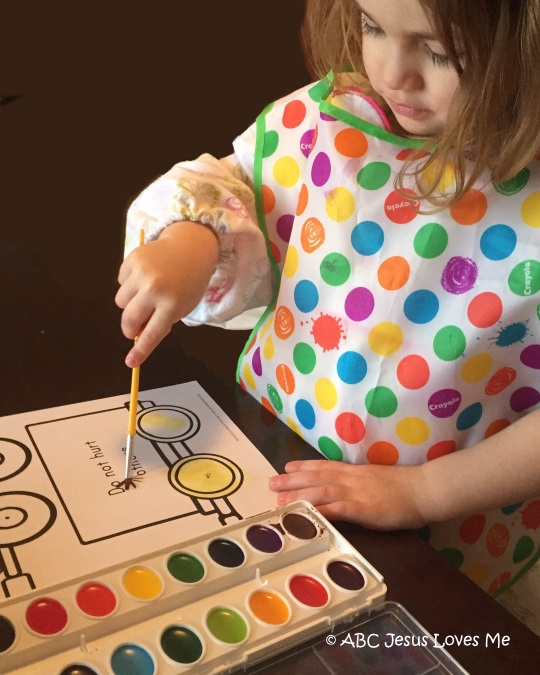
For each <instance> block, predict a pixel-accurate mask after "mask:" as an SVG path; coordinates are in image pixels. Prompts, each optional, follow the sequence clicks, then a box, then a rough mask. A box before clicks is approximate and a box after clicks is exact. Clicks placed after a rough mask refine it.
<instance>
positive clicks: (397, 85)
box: [383, 49, 423, 91]
mask: <svg viewBox="0 0 540 675" xmlns="http://www.w3.org/2000/svg"><path fill="white" fill-rule="evenodd" d="M383 78H384V82H385V84H386V87H387V88H388V90H389V91H390V90H392V91H418V90H419V89H422V87H423V77H422V74H421V73H420V71H419V69H418V67H417V63H416V59H415V58H414V56H413V55H411V54H410V53H407V50H405V49H394V50H389V51H388V52H387V54H386V59H385V63H384V70H383Z"/></svg>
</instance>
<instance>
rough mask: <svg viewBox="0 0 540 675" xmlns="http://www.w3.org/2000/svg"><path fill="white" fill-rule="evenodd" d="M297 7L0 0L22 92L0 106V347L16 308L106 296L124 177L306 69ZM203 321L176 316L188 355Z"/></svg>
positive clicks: (225, 147)
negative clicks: (193, 323)
mask: <svg viewBox="0 0 540 675" xmlns="http://www.w3.org/2000/svg"><path fill="white" fill-rule="evenodd" d="M303 11H304V3H303V2H302V1H301V0H272V2H268V3H260V2H256V1H254V0H231V1H229V2H220V1H218V0H210V1H209V2H203V1H198V2H196V1H191V0H175V1H169V2H160V1H153V2H138V3H129V2H114V3H113V2H107V3H106V2H93V3H79V2H67V1H62V2H54V1H48V2H43V3H31V2H23V1H22V0H21V1H19V2H15V0H10V1H7V0H6V1H5V2H2V3H0V26H1V28H2V30H1V37H0V94H1V95H3V96H6V95H12V94H23V97H22V98H21V99H19V100H17V101H14V102H12V103H10V104H9V105H6V106H3V107H1V108H0V167H1V172H2V173H1V177H0V178H1V183H0V227H1V230H0V231H1V237H0V335H1V336H2V341H1V343H0V349H2V348H3V349H4V350H5V345H6V344H9V341H10V340H11V341H13V340H16V339H17V335H18V334H19V335H21V336H23V335H24V328H25V321H26V320H27V319H28V315H29V313H30V314H32V313H33V314H34V315H35V313H36V312H37V313H40V317H41V316H42V318H43V322H44V326H46V324H47V318H48V317H49V316H50V315H51V313H54V312H56V313H61V311H62V303H63V300H64V299H67V300H70V301H71V299H72V298H73V297H74V298H76V299H77V300H78V301H80V307H81V312H80V317H78V319H79V320H81V321H84V307H85V303H87V304H88V303H90V304H95V303H112V302H113V298H114V293H115V290H116V275H117V270H118V267H119V265H120V263H121V260H122V255H123V237H124V219H125V212H126V209H127V206H128V205H129V203H130V201H131V200H132V199H133V198H134V197H135V196H136V195H137V194H138V192H140V190H141V189H142V188H143V187H144V186H145V185H146V184H147V183H149V182H150V181H151V180H153V179H154V178H155V177H157V176H158V175H159V174H160V173H163V172H165V171H166V170H168V168H169V167H170V166H172V165H173V164H174V163H175V162H177V161H180V160H185V159H192V158H195V157H197V156H198V155H199V154H201V153H202V152H210V153H212V154H214V155H216V156H218V157H219V156H224V155H227V154H229V153H230V152H231V151H232V147H231V144H232V141H233V140H234V138H235V137H236V136H237V135H238V134H240V133H241V132H242V131H243V130H244V129H246V128H247V127H248V126H249V125H250V124H251V123H252V122H253V121H254V119H255V117H256V116H257V115H258V113H259V112H260V111H261V110H262V108H263V107H264V106H265V105H266V104H267V103H269V102H270V101H272V100H275V99H276V98H279V97H280V96H283V95H285V94H287V93H289V92H290V91H293V90H295V89H297V88H299V87H301V86H303V85H304V84H307V83H308V82H309V81H310V77H309V75H308V73H307V71H306V69H305V67H304V61H303V56H302V53H301V47H300V40H299V29H300V25H301V21H302V16H303ZM21 274H24V276H25V277H33V278H34V280H35V281H36V284H34V286H37V285H39V286H40V288H45V287H46V288H47V291H46V295H45V291H43V294H44V295H45V297H44V298H43V297H40V298H37V296H36V293H35V290H33V289H32V288H31V286H32V284H28V287H26V285H25V287H24V288H23V287H22V286H21V284H20V276H21ZM38 279H39V284H38V283H37V282H38ZM33 318H34V319H35V318H36V317H35V316H34V317H33ZM119 318H120V313H119V312H118V320H119ZM65 320H66V321H67V320H72V319H70V318H69V317H67V316H66V319H65ZM14 323H15V325H13V324H14ZM34 324H35V322H34ZM96 328H97V327H96V326H93V327H92V326H88V330H96ZM119 330H120V329H119ZM215 330H217V329H206V328H201V329H200V328H197V329H191V330H190V331H189V332H188V333H185V334H184V335H185V337H184V342H186V349H187V350H188V351H189V350H190V349H191V350H192V351H193V350H195V351H197V350H199V351H200V354H201V357H203V358H204V357H205V351H207V349H206V348H207V347H208V346H209V345H210V344H213V343H215V337H214V335H213V333H212V331H215ZM243 339H244V338H243V337H242V336H238V335H236V336H235V335H231V336H225V337H224V338H223V337H220V344H221V345H222V349H226V348H228V345H229V346H230V349H235V350H237V349H238V345H240V344H241V343H242V342H243ZM2 345H3V346H2ZM127 348H128V344H127V343H126V352H127ZM4 358H5V359H6V361H9V355H7V354H4ZM29 358H31V355H29ZM35 358H37V357H35ZM212 358H214V360H216V359H217V361H216V363H217V367H218V370H219V363H218V362H219V355H216V354H213V355H210V359H212ZM232 375H233V373H232V372H231V370H230V367H229V369H228V371H227V373H226V379H228V380H231V378H232ZM0 379H1V380H2V383H3V384H4V385H6V381H5V374H4V373H0ZM111 393H114V392H111ZM51 404H52V402H51Z"/></svg>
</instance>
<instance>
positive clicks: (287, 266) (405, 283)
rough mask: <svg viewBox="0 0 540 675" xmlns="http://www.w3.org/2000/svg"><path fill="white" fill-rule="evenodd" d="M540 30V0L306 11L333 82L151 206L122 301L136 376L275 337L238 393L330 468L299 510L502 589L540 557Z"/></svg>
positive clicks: (340, 0) (251, 354)
mask: <svg viewBox="0 0 540 675" xmlns="http://www.w3.org/2000/svg"><path fill="white" fill-rule="evenodd" d="M539 34H540V8H539V6H538V2H536V0H535V1H532V0H531V1H529V2H527V1H526V0H523V1H522V2H514V1H513V0H476V1H475V2H470V0H448V1H447V2H437V1H436V0H358V1H356V0H334V1H330V0H308V2H307V9H306V20H305V30H304V45H305V47H306V51H307V54H308V57H309V62H310V64H311V65H312V67H313V69H314V72H316V73H317V74H318V75H319V76H321V77H322V79H321V80H320V81H319V82H318V83H316V84H314V85H312V86H309V87H306V88H304V89H302V90H300V91H298V92H295V93H294V94H292V95H290V96H288V97H286V98H284V99H283V100H281V101H278V102H277V103H275V104H273V105H272V106H269V107H267V109H266V110H265V111H264V112H263V113H262V114H261V116H260V117H259V118H258V119H257V121H256V123H255V124H254V125H253V126H252V127H251V128H250V129H248V130H247V131H246V132H245V133H244V134H243V135H241V136H240V137H239V138H238V139H236V141H235V143H234V154H233V155H231V156H230V157H227V158H225V159H221V160H218V159H215V158H213V157H211V156H209V155H202V156H201V157H199V158H198V159H197V160H195V161H191V162H182V163H180V164H177V165H176V166H175V167H173V169H171V170H170V171H169V172H168V173H167V174H165V175H164V176H162V177H161V178H159V179H158V180H157V181H156V182H154V183H153V184H151V185H150V186H149V187H148V188H147V189H146V190H145V191H144V192H143V193H142V194H141V195H140V196H139V197H138V198H137V200H136V201H135V202H134V203H133V205H132V206H131V208H130V209H129V212H128V223H127V245H126V253H127V254H129V255H127V258H126V260H125V262H124V263H123V265H122V267H121V269H120V274H119V281H120V284H121V287H120V290H119V291H118V295H117V298H116V302H117V304H118V305H119V306H120V307H121V308H123V310H124V311H123V314H122V329H123V332H124V334H125V335H126V336H127V337H128V338H133V337H134V336H135V335H138V334H140V337H139V339H138V341H137V343H136V345H135V346H134V348H133V349H132V350H131V352H130V353H129V354H128V356H127V359H126V363H127V365H128V366H130V367H133V366H135V365H138V364H140V363H141V362H142V361H144V359H145V358H146V357H147V356H148V354H149V353H150V352H151V351H152V350H153V349H154V348H155V347H156V346H157V344H158V343H159V342H160V340H161V339H162V338H163V337H164V336H165V335H166V334H167V333H168V332H169V330H170V328H171V326H172V324H173V323H174V322H176V321H178V320H179V319H181V318H184V317H186V318H185V321H186V323H188V324H200V323H203V322H204V323H211V324H214V325H219V326H226V327H233V328H234V327H244V328H245V327H247V326H248V325H249V326H253V325H255V328H254V330H253V334H252V336H251V338H250V340H249V342H248V345H247V346H246V348H245V350H244V352H243V354H242V355H241V357H240V361H239V365H238V380H239V382H240V384H241V385H242V386H243V387H245V389H247V391H249V392H250V393H251V394H253V395H254V396H255V397H257V399H258V400H260V402H261V403H262V404H263V405H264V406H265V407H267V408H268V409H270V410H271V411H273V412H274V413H275V414H276V415H277V416H278V417H280V418H281V419H282V420H283V421H285V422H286V423H287V424H288V425H289V426H290V427H291V428H292V429H294V431H296V432H297V433H298V434H300V435H301V436H302V437H303V438H305V439H306V440H307V441H309V442H310V443H311V444H312V445H313V446H314V447H315V448H317V449H318V450H320V452H321V453H322V454H323V455H324V456H325V457H326V458H327V459H329V460H332V461H327V460H323V459H322V460H320V461H305V462H292V463H290V464H289V465H288V466H287V467H286V474H285V475H281V476H276V477H274V478H272V479H271V481H270V488H271V489H272V490H274V491H276V492H277V501H278V503H279V504H286V503H288V502H290V501H293V500H297V499H307V500H308V501H310V502H312V503H313V504H314V505H316V506H317V507H318V508H319V509H320V511H321V512H322V513H323V514H324V515H325V516H327V517H329V518H333V519H345V520H350V521H354V522H357V523H360V524H361V525H364V526H366V527H370V528H378V529H397V528H418V527H422V526H426V525H428V526H429V527H428V528H426V531H427V535H428V536H429V539H430V541H431V543H432V544H433V545H434V546H436V548H437V549H438V550H441V551H442V552H444V554H445V555H446V557H447V558H449V559H450V560H452V562H454V563H455V564H456V565H458V566H460V568H461V569H462V570H463V572H465V573H466V574H467V575H468V576H469V577H471V578H472V579H474V580H475V581H476V582H477V583H478V584H480V585H481V586H483V587H484V588H485V589H486V590H487V591H488V592H490V593H494V592H498V591H500V590H502V589H503V588H504V587H507V586H508V585H509V584H510V583H512V582H513V581H514V580H515V579H516V578H517V577H518V576H519V575H521V574H522V573H523V572H524V571H525V570H526V569H527V568H529V567H530V566H531V565H532V564H533V563H534V561H535V560H536V559H537V558H538V554H539V549H538V539H539V530H538V528H539V527H540V499H538V498H537V496H538V495H540V462H539V461H538V450H539V440H538V438H539V433H538V431H539V429H540V410H537V406H538V403H539V402H540V384H539V382H540V380H539V373H538V371H539V369H540V260H539V259H538V258H539V256H538V251H539V250H540V162H539V161H538V159H537V158H536V154H537V153H538V150H539V149H540V101H539V100H538V97H539V94H538V92H540V74H539V73H540V71H539V69H538V67H537V64H538V63H539V62H540V42H539V41H538V35H539ZM343 64H350V65H348V66H347V67H346V68H344V67H343ZM330 70H332V71H333V73H332V74H331V75H330V76H327V77H324V73H326V72H328V71H330ZM140 228H144V230H145V232H146V238H147V241H149V242H150V243H148V244H146V245H145V246H143V247H140V248H137V247H136V246H137V241H138V232H139V229H140Z"/></svg>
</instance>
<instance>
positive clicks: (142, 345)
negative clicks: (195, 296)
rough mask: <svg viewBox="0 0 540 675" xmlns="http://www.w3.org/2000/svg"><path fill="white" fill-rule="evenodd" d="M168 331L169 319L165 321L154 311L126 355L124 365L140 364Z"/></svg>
mask: <svg viewBox="0 0 540 675" xmlns="http://www.w3.org/2000/svg"><path fill="white" fill-rule="evenodd" d="M170 331H171V323H170V321H167V320H166V319H165V318H164V317H163V315H162V314H161V313H160V312H158V311H156V312H154V313H153V314H152V315H151V317H150V318H149V320H148V321H147V322H146V325H145V326H144V328H143V329H142V330H141V332H140V335H139V336H138V338H137V340H136V342H135V344H134V345H133V348H132V349H131V351H130V352H129V354H128V355H127V356H126V365H127V366H129V367H130V368H135V367H136V366H140V365H141V363H143V362H144V361H145V360H146V359H147V358H148V356H150V354H151V353H152V352H153V351H154V349H155V348H156V347H157V346H158V344H159V343H160V342H161V341H162V340H163V338H164V337H165V336H167V335H168V334H169V333H170Z"/></svg>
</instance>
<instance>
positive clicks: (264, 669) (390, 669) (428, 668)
mask: <svg viewBox="0 0 540 675" xmlns="http://www.w3.org/2000/svg"><path fill="white" fill-rule="evenodd" d="M334 638H335V642H334ZM435 644H436V643H435V640H434V638H433V637H432V636H431V635H430V634H429V633H428V632H427V631H426V629H425V628H424V627H423V626H422V625H421V624H420V623H418V621H416V619H414V618H413V617H412V616H411V614H409V612H407V610H406V609H405V608H404V607H403V606H402V605H400V604H398V603H396V602H384V603H383V604H382V605H380V606H379V607H378V608H377V609H375V610H374V611H372V612H371V613H370V615H369V616H368V617H366V616H364V617H363V618H362V619H361V620H356V621H355V620H353V621H352V622H351V623H350V624H339V625H337V626H335V628H334V630H333V631H329V632H328V633H327V635H325V636H320V637H318V638H316V639H314V640H310V641H309V642H307V643H305V644H304V645H301V646H300V647H298V648H296V649H291V650H289V651H287V652H284V653H282V654H281V655H279V656H277V657H274V658H272V659H268V660H267V661H265V662H264V663H260V664H259V665H258V666H254V667H252V668H250V669H249V670H248V671H247V672H248V673H260V674H261V675H270V673H277V672H286V673H287V675H305V673H309V674H310V675H327V674H328V673H332V675H351V673H362V675H388V674H390V675H428V674H430V675H431V674H433V675H450V674H453V673H456V674H461V675H463V674H465V675H467V671H466V670H465V669H464V668H462V667H461V666H460V665H459V663H458V662H457V661H456V660H455V659H453V658H452V656H450V654H449V653H448V652H447V651H446V650H445V649H443V648H442V647H439V646H435ZM437 644H438V643H437Z"/></svg>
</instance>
